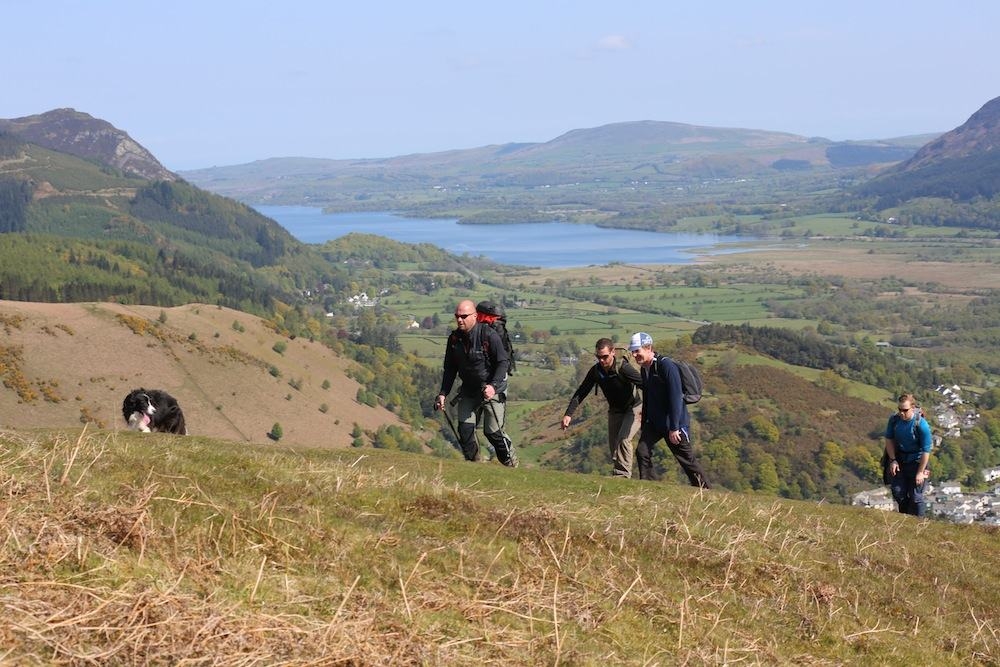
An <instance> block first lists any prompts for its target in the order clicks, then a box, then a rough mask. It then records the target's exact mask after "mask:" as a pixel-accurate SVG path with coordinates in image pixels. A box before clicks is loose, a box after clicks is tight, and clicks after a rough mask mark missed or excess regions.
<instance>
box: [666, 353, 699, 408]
mask: <svg viewBox="0 0 1000 667" xmlns="http://www.w3.org/2000/svg"><path fill="white" fill-rule="evenodd" d="M661 359H666V360H667V361H672V362H673V363H674V364H676V365H677V370H679V371H680V374H681V399H682V400H683V401H684V402H685V403H686V404H688V405H692V404H693V403H697V402H698V401H700V400H701V392H702V382H701V373H699V372H698V368H697V366H695V365H694V364H689V363H688V362H686V361H681V360H680V359H671V358H670V357H664V356H659V357H657V358H656V363H657V364H659V363H660V360H661ZM657 372H658V373H660V377H662V378H663V381H664V382H666V380H667V375H666V372H665V371H663V370H657Z"/></svg>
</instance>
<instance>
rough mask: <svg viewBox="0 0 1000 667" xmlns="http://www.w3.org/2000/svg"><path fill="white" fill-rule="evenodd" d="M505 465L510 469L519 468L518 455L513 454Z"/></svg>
mask: <svg viewBox="0 0 1000 667" xmlns="http://www.w3.org/2000/svg"><path fill="white" fill-rule="evenodd" d="M504 465H505V466H507V467H508V468H516V467H517V466H519V465H520V462H519V461H518V460H517V454H515V453H514V452H511V453H510V458H508V459H507V462H506V463H504Z"/></svg>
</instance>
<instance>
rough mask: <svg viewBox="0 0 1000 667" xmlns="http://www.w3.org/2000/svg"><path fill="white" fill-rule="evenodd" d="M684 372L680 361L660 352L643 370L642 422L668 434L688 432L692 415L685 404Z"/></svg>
mask: <svg viewBox="0 0 1000 667" xmlns="http://www.w3.org/2000/svg"><path fill="white" fill-rule="evenodd" d="M683 393H684V392H683V391H682V390H681V372H680V370H679V369H678V368H677V364H675V363H674V362H672V361H671V360H670V359H668V358H666V357H661V356H659V355H657V356H656V357H655V358H654V359H653V363H652V364H650V366H649V368H648V369H647V368H643V369H642V424H643V426H644V427H645V426H650V427H652V428H654V429H656V430H657V431H658V432H660V433H663V434H664V435H666V434H667V433H669V432H670V431H681V430H683V431H685V432H688V431H689V430H690V427H691V417H690V416H689V415H688V411H687V405H685V404H684V400H683Z"/></svg>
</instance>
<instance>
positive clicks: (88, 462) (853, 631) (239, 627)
mask: <svg viewBox="0 0 1000 667" xmlns="http://www.w3.org/2000/svg"><path fill="white" fill-rule="evenodd" d="M0 471H2V473H0V489H3V490H4V504H3V507H4V536H5V539H4V540H3V544H2V548H0V567H2V570H3V573H4V595H3V596H2V599H0V605H2V611H3V615H2V617H3V620H2V621H0V636H2V638H3V647H4V653H3V660H4V661H5V662H9V663H10V664H56V663H57V664H64V665H74V666H75V665H81V666H82V665H92V664H98V663H99V664H102V665H134V664H212V665H248V664H267V665H304V664H317V665H318V664H342V665H431V664H433V665H439V664H440V665H443V664H447V665H484V664H486V665H492V664H504V665H541V664H552V665H556V664H573V665H594V664H615V665H675V664H698V665H701V664H734V663H745V664H766V665H786V664H824V665H825V664H866V665H867V664H878V665H889V664H892V665H896V664H899V665H903V664H913V663H926V662H928V661H930V662H932V663H933V664H935V665H956V666H957V665H962V666H966V665H995V664H997V662H998V661H1000V641H998V634H997V633H998V630H997V628H998V627H1000V617H998V611H997V610H998V609H1000V601H998V599H997V595H998V594H997V591H996V588H995V587H994V586H991V585H989V581H990V580H989V577H988V576H987V577H986V578H985V579H984V573H989V572H991V571H994V570H995V569H997V568H998V567H1000V552H998V551H997V549H995V548H994V547H995V541H996V534H995V531H993V530H988V529H981V528H977V527H970V526H955V525H950V524H945V523H940V522H917V521H915V520H914V519H913V518H912V517H906V516H900V515H895V514H887V513H884V512H875V511H861V510H858V509H851V508H843V507H835V506H830V505H826V504H823V503H819V504H817V503H807V502H795V501H786V500H776V499H774V498H766V497H762V496H757V495H743V494H735V493H729V492H724V491H721V492H720V491H709V492H698V491H695V490H692V489H691V488H689V487H686V486H678V485H673V484H666V485H663V484H647V483H639V482H628V481H615V480H610V479H601V478H594V477H587V476H581V475H569V474H564V473H557V472H545V471H540V470H524V469H519V470H509V469H504V468H502V467H500V466H486V465H477V464H470V463H464V462H450V461H439V460H432V459H428V458H426V457H420V456H415V455H409V454H405V453H398V452H386V451H365V452H363V453H359V452H358V451H356V450H355V451H340V452H329V451H321V450H312V449H305V448H300V449H298V450H296V451H291V450H276V449H274V448H270V447H265V446H254V445H245V444H240V445H234V444H232V443H229V442H226V441H222V440H208V439H203V438H195V437H192V438H186V439H184V442H183V444H181V443H180V442H178V440H177V439H176V438H172V437H169V436H157V435H153V436H144V435H138V434H117V433H108V432H101V431H97V432H93V431H89V430H87V429H83V430H77V431H69V432H45V431H35V432H17V431H2V432H0Z"/></svg>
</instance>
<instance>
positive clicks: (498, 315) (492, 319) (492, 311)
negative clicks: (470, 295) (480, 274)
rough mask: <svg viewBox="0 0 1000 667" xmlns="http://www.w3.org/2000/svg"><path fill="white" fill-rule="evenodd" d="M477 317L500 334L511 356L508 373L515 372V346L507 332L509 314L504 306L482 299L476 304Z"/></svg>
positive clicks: (504, 347) (508, 354) (504, 346)
mask: <svg viewBox="0 0 1000 667" xmlns="http://www.w3.org/2000/svg"><path fill="white" fill-rule="evenodd" d="M476 319H477V320H479V321H480V322H482V323H483V324H486V325H487V326H489V327H491V328H492V329H493V330H494V331H496V332H497V333H498V334H499V335H500V340H501V341H503V349H505V350H507V356H508V357H510V365H509V366H508V367H507V373H508V375H513V374H514V367H515V364H514V346H513V345H512V344H511V342H510V334H508V333H507V314H506V313H505V312H504V310H503V306H500V305H499V304H496V303H493V302H492V301H480V302H479V303H477V304H476Z"/></svg>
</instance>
